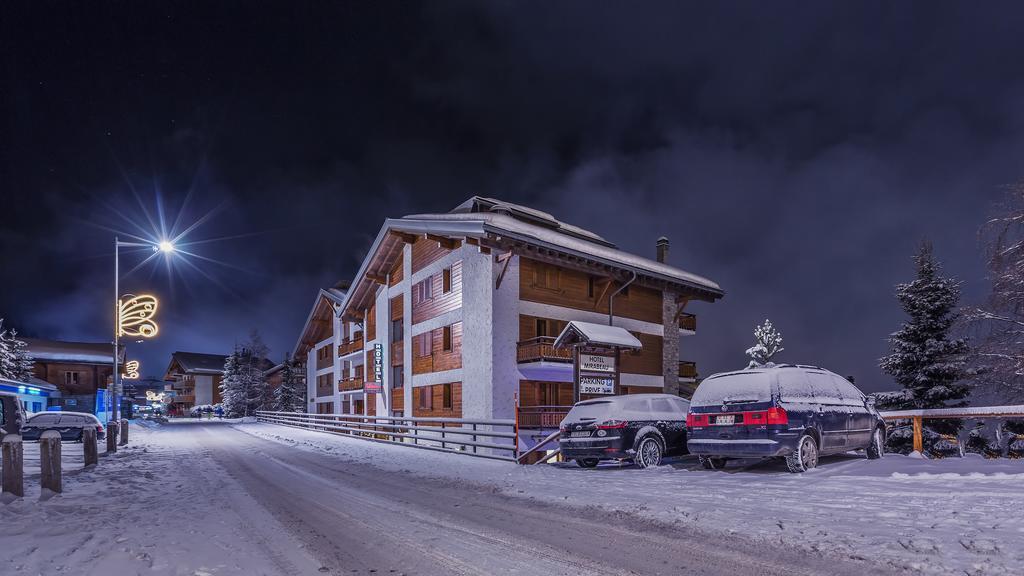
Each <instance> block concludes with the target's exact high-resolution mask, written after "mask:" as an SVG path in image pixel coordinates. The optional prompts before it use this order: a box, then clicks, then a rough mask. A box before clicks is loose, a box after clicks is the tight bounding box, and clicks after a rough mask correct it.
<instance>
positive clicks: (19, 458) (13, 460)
mask: <svg viewBox="0 0 1024 576" xmlns="http://www.w3.org/2000/svg"><path fill="white" fill-rule="evenodd" d="M0 451H2V452H3V456H2V458H0V460H2V462H3V468H4V472H3V479H2V481H0V485H2V486H3V492H5V493H7V494H14V495H15V496H18V497H19V498H20V497H22V496H24V495H25V468H24V466H25V452H24V447H23V445H22V443H21V435H19V434H8V435H7V436H4V439H3V442H2V448H0Z"/></svg>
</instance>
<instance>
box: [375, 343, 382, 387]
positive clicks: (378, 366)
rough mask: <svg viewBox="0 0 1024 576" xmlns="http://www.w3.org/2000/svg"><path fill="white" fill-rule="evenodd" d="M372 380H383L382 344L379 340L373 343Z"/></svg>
mask: <svg viewBox="0 0 1024 576" xmlns="http://www.w3.org/2000/svg"><path fill="white" fill-rule="evenodd" d="M373 380H374V382H378V383H383V382H384V345H383V344H381V343H380V342H378V343H376V344H374V345H373Z"/></svg>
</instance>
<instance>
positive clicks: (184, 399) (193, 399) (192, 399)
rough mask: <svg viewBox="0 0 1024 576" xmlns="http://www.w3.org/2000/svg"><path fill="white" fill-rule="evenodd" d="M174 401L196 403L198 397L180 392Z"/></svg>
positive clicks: (176, 402)
mask: <svg viewBox="0 0 1024 576" xmlns="http://www.w3.org/2000/svg"><path fill="white" fill-rule="evenodd" d="M172 403H173V404H195V403H196V397H195V396H192V395H181V394H179V395H177V396H175V397H174V400H173V401H172Z"/></svg>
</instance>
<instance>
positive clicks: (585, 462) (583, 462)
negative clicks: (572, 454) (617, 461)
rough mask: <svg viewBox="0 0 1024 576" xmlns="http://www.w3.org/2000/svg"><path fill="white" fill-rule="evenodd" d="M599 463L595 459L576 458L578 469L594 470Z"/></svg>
mask: <svg viewBox="0 0 1024 576" xmlns="http://www.w3.org/2000/svg"><path fill="white" fill-rule="evenodd" d="M598 462H600V460H598V459H597V458H577V459H576V465H577V466H579V467H580V468H596V467H597V463H598Z"/></svg>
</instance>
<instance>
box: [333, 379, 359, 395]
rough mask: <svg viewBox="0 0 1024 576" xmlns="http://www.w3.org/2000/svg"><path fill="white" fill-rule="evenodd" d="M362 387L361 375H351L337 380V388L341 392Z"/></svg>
mask: <svg viewBox="0 0 1024 576" xmlns="http://www.w3.org/2000/svg"><path fill="white" fill-rule="evenodd" d="M362 389H363V377H362V376H352V377H351V378H343V379H341V380H338V390H339V391H341V392H348V391H350V390H362Z"/></svg>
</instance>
